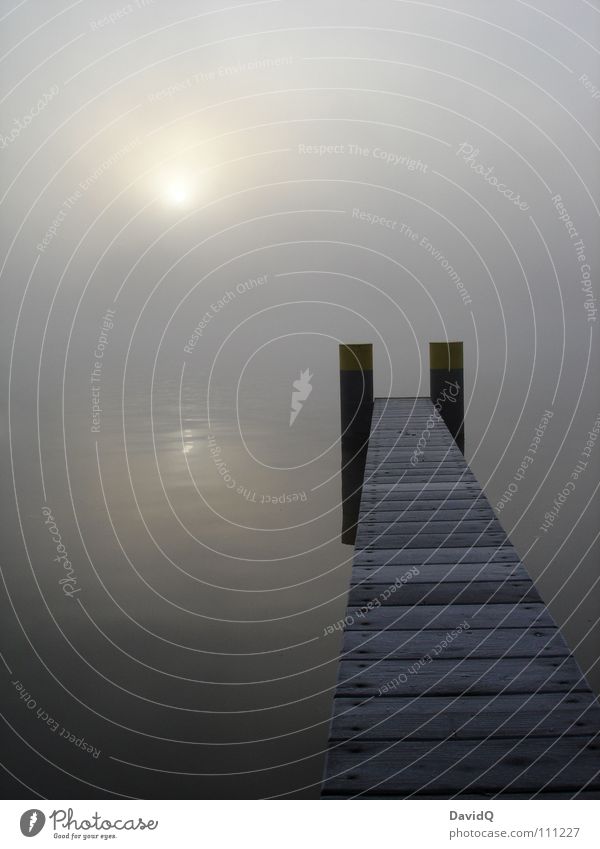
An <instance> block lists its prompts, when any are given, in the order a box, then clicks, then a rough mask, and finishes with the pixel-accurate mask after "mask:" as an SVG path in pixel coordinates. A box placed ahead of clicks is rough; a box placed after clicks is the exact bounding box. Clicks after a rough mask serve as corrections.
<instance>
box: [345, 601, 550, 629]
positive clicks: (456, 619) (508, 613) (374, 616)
mask: <svg viewBox="0 0 600 849" xmlns="http://www.w3.org/2000/svg"><path fill="white" fill-rule="evenodd" d="M348 616H349V617H351V618H352V619H353V620H354V623H355V624H353V625H351V626H350V627H351V628H355V629H357V630H361V631H362V630H365V631H382V630H384V629H385V628H391V629H393V630H396V631H398V630H406V631H418V630H419V629H421V628H456V627H457V625H459V624H460V623H461V622H467V623H468V624H469V626H470V627H471V628H485V629H488V630H489V629H492V628H498V627H501V628H531V627H533V626H534V625H539V626H540V627H542V626H545V627H554V625H555V623H554V621H553V620H552V617H551V616H550V614H549V613H548V611H547V610H546V608H545V606H544V605H543V604H535V603H533V602H532V603H529V602H527V603H525V604H452V605H435V604H428V605H419V604H418V605H415V606H408V607H377V608H375V610H373V611H371V612H367V613H363V612H362V608H356V607H348Z"/></svg>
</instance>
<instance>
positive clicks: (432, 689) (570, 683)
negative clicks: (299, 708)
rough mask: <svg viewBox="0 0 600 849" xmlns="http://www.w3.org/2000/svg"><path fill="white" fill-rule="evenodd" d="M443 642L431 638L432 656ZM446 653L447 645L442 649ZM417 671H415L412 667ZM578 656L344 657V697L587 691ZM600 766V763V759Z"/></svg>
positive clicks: (341, 691) (340, 688)
mask: <svg viewBox="0 0 600 849" xmlns="http://www.w3.org/2000/svg"><path fill="white" fill-rule="evenodd" d="M438 645H439V643H435V642H434V641H433V640H432V642H431V648H430V654H431V653H432V652H435V650H436V648H437V646H438ZM442 652H443V649H442ZM412 670H415V671H412ZM587 689H588V686H587V683H586V681H585V678H584V677H583V674H582V672H581V670H580V669H579V667H578V666H577V664H576V663H575V661H574V659H573V658H572V657H534V658H528V659H526V660H525V661H523V660H521V659H519V658H499V659H498V660H490V659H488V658H484V659H481V658H473V659H471V658H467V659H452V658H445V657H441V656H438V657H434V659H433V660H431V661H427V660H424V661H423V662H419V661H412V660H409V661H405V660H400V659H398V660H396V659H394V660H380V661H368V660H364V661H359V660H342V661H341V662H340V671H339V678H338V685H337V690H336V694H337V695H339V696H354V697H356V696H361V697H363V698H364V696H367V695H371V696H377V695H384V696H392V697H393V696H415V695H418V694H422V695H428V696H435V695H439V696H462V695H465V696H466V695H472V696H477V695H482V694H486V693H536V692H537V693H556V692H570V691H571V690H587ZM598 767H599V768H600V762H599V763H598Z"/></svg>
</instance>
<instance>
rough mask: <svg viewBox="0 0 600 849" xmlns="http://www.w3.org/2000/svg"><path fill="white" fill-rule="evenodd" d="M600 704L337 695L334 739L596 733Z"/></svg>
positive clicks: (582, 695) (567, 697) (587, 696)
mask: <svg viewBox="0 0 600 849" xmlns="http://www.w3.org/2000/svg"><path fill="white" fill-rule="evenodd" d="M599 725H600V707H599V706H598V702H597V701H596V699H595V698H594V697H593V695H592V694H591V693H589V692H573V693H542V694H536V695H531V696H530V697H529V698H528V699H523V698H522V697H521V695H516V696H515V695H506V694H503V695H489V696H469V697H467V698H465V697H461V698H449V697H447V696H418V697H413V698H411V697H404V698H399V699H392V698H387V697H385V696H383V697H381V698H377V699H362V700H358V699H350V698H347V699H336V700H335V707H334V716H333V720H332V724H331V739H332V740H353V739H359V740H405V739H413V740H444V739H446V738H452V739H454V740H485V739H486V738H488V737H521V736H523V737H524V736H528V735H531V736H534V737H558V736H561V735H564V734H568V735H569V736H582V735H589V734H593V733H595V731H596V730H597V729H598V726H599Z"/></svg>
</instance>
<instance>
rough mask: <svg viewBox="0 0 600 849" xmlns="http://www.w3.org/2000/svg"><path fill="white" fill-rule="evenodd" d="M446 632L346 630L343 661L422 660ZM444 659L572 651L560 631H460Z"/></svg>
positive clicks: (543, 629)
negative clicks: (375, 659)
mask: <svg viewBox="0 0 600 849" xmlns="http://www.w3.org/2000/svg"><path fill="white" fill-rule="evenodd" d="M447 638H448V631H447V630H429V631H383V632H382V633H377V634H373V633H372V632H370V631H350V630H348V631H346V633H345V634H344V643H343V647H342V659H343V660H365V659H366V660H371V659H373V658H399V659H404V660H409V659H417V660H418V659H419V658H422V657H424V656H425V655H426V654H427V653H428V652H430V651H431V648H432V646H438V645H440V644H441V642H442V641H443V640H445V639H446V640H447ZM447 643H448V644H447V646H446V648H444V654H443V656H444V657H445V658H449V659H454V658H464V657H469V658H482V657H487V658H500V657H536V656H537V655H543V656H544V657H565V656H566V655H568V654H569V650H568V648H567V646H566V644H565V641H564V640H563V638H562V635H561V633H560V631H559V630H558V628H527V629H523V630H521V629H514V628H495V629H494V630H491V631H487V630H483V629H476V628H473V629H469V630H468V631H461V632H460V634H458V635H457V636H456V637H454V638H453V639H452V640H451V641H448V640H447Z"/></svg>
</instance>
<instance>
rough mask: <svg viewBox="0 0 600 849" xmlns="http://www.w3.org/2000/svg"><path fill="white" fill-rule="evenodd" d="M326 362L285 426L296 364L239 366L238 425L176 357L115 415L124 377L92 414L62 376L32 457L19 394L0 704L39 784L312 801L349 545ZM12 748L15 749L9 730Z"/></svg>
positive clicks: (48, 399)
mask: <svg viewBox="0 0 600 849" xmlns="http://www.w3.org/2000/svg"><path fill="white" fill-rule="evenodd" d="M332 350H334V354H335V353H336V352H335V349H332ZM303 365H304V364H303ZM305 365H306V366H309V365H310V363H306V364H305ZM335 365H336V363H335V356H334V358H333V361H332V374H324V373H323V372H322V373H321V374H320V379H319V380H316V379H314V378H313V391H312V393H311V394H310V397H309V398H308V399H307V400H306V402H305V404H304V407H303V408H302V410H301V411H300V413H299V415H298V418H297V419H296V421H295V422H294V425H293V427H290V425H289V417H290V401H291V390H292V385H291V381H292V379H296V378H297V377H299V373H298V374H281V375H278V374H277V370H276V369H275V370H272V371H271V375H270V378H269V380H268V382H265V381H262V382H257V381H256V379H255V378H256V374H255V375H252V376H251V379H250V380H249V381H248V384H247V386H245V387H244V386H243V387H242V393H241V396H240V398H239V399H238V402H237V404H238V407H237V409H238V410H239V411H240V428H241V430H240V431H239V432H238V424H237V421H236V400H235V396H234V393H235V386H233V387H229V388H227V387H226V388H222V389H221V390H220V392H219V393H217V396H218V397H217V400H216V402H215V403H213V404H212V405H211V406H210V409H208V408H207V404H206V400H205V399H206V396H205V395H204V398H203V393H204V387H203V386H202V383H203V381H204V380H205V375H200V376H199V375H198V374H194V373H193V372H192V371H191V370H190V369H188V372H187V373H183V375H180V379H174V378H173V377H172V376H162V375H160V376H155V381H154V387H153V390H152V392H151V391H150V386H151V375H150V374H149V373H148V372H147V371H145V370H144V369H140V370H138V372H137V373H136V374H135V375H134V376H133V377H132V378H131V379H130V380H128V381H127V382H126V401H125V406H124V417H121V412H120V409H121V401H120V386H119V380H117V379H115V380H111V376H109V375H107V373H105V374H103V375H102V382H101V383H100V392H99V394H100V397H101V403H100V404H97V406H100V407H101V408H102V411H101V413H99V414H98V413H97V411H96V418H95V420H94V421H95V422H96V424H95V425H94V424H93V421H92V420H91V418H90V416H91V413H90V397H91V396H90V393H89V388H88V387H85V381H83V380H78V379H77V378H76V379H75V381H74V384H73V391H72V392H67V396H66V402H65V437H64V439H65V442H64V444H63V437H62V435H61V421H60V418H61V416H60V409H58V410H57V409H56V407H57V404H56V398H55V397H53V396H52V395H46V396H45V397H43V398H42V401H41V418H42V426H41V433H40V439H41V451H42V454H41V456H42V465H41V466H40V463H39V455H38V454H37V424H36V409H35V405H30V404H29V401H28V399H26V398H24V399H23V400H19V399H18V394H17V400H16V403H15V402H14V401H13V403H14V404H15V406H14V407H13V415H14V414H15V413H16V412H17V411H18V415H19V419H18V421H19V426H18V431H17V432H16V433H14V434H13V441H14V453H13V458H14V464H15V472H16V476H17V479H18V480H19V485H18V495H19V498H18V502H19V510H20V520H21V522H22V524H23V533H24V536H25V539H26V542H27V552H25V551H24V550H22V551H19V556H18V557H13V559H12V561H11V563H10V564H7V567H6V581H7V586H8V587H9V590H10V595H11V599H12V602H13V604H14V605H15V609H17V610H18V617H19V622H20V624H18V623H17V622H16V621H15V618H14V616H13V617H5V622H6V621H8V622H10V624H9V625H8V631H9V640H8V641H7V643H6V644H7V646H8V651H7V652H6V661H7V663H8V665H9V666H10V667H11V671H12V676H10V680H11V681H13V682H15V683H14V684H12V685H9V687H8V690H9V692H8V696H7V698H6V699H5V701H6V706H7V719H8V720H9V721H10V722H11V724H12V725H13V726H14V728H15V729H16V731H17V732H18V733H19V734H21V735H22V736H23V737H24V738H25V739H26V740H27V742H28V743H29V744H30V746H31V747H32V749H29V748H27V749H26V752H25V754H26V757H30V763H28V764H27V766H28V768H30V769H31V770H34V773H35V781H33V782H32V784H33V785H34V786H35V788H36V790H37V791H38V792H42V793H43V794H44V795H48V796H54V797H56V796H57V795H59V796H61V797H78V796H79V797H83V798H87V797H90V796H97V795H100V796H102V795H104V794H107V795H109V794H110V795H122V796H146V797H148V796H150V797H151V796H155V797H169V796H178V797H186V796H187V797H202V796H207V797H210V796H225V797H227V796H238V795H239V796H246V797H247V796H250V797H253V796H271V795H279V794H286V793H295V794H299V795H307V796H311V795H312V796H314V795H316V794H317V793H318V785H319V781H320V776H321V771H322V767H323V756H324V754H323V753H324V748H325V745H326V740H327V725H328V721H329V713H330V696H331V687H332V686H333V685H334V682H335V677H336V665H337V658H338V654H339V648H340V645H339V636H338V634H337V633H336V634H335V635H334V636H327V637H325V636H323V634H324V629H325V627H326V626H327V625H328V624H330V623H332V622H335V621H336V620H338V619H339V618H341V617H342V616H343V615H344V609H345V603H346V602H345V593H346V589H347V586H348V579H349V571H350V558H351V554H352V548H351V547H349V546H347V545H342V544H341V542H340V532H341V507H340V493H341V489H340V474H339V472H340V448H339V408H338V395H337V382H336V376H335ZM232 396H233V397H232ZM52 411H54V412H52ZM57 413H58V415H57ZM123 424H124V426H125V429H124V430H123ZM92 426H94V427H96V429H97V430H96V432H92V430H91V427H92ZM98 426H99V432H98ZM240 433H241V436H240ZM241 437H243V439H244V441H245V443H246V446H245V447H244V444H243V442H242V438H241ZM65 445H66V452H65ZM251 455H253V456H254V457H255V459H252V457H251ZM65 456H66V461H65ZM219 470H222V472H221V473H220V471H219ZM42 473H43V487H45V492H46V497H45V499H44V498H43V496H42V494H41V492H43V487H42ZM7 480H8V478H7V477H6V476H5V477H4V481H5V486H6V482H7ZM6 489H7V490H9V489H10V487H8V486H7V487H6ZM6 496H7V503H9V500H8V499H9V497H10V496H9V492H8V491H7V492H6ZM44 507H46V511H45V513H43V512H42V509H43V508H44ZM16 522H17V524H18V517H17V518H16ZM57 534H58V536H57ZM57 545H59V546H62V545H64V547H65V549H66V551H64V552H63V549H62V548H61V549H60V550H59V557H58V561H54V560H53V558H54V557H56V556H57V552H56V551H55V549H56V546H57ZM13 553H14V552H13ZM61 556H62V559H61ZM67 557H68V560H69V563H70V566H69V565H68V564H67V565H66V569H65V559H66V558H67ZM61 578H62V579H63V581H64V583H63V584H62V585H61V584H60V579H61ZM29 641H30V643H31V646H32V648H33V651H30V650H28V649H27V643H28V642H29ZM21 687H23V690H22V691H21V693H22V694H23V693H26V694H27V698H21V699H20V698H19V692H20V688H21ZM11 689H12V690H13V691H14V695H13V694H12V693H11V692H10V691H11ZM31 700H34V701H35V706H33V705H32V703H31ZM28 702H29V707H28ZM57 724H58V727H55V726H56V725H57ZM63 729H65V730H64V731H63ZM69 733H72V734H74V735H75V738H76V739H77V740H79V738H81V737H83V738H84V743H85V745H88V744H89V745H90V746H91V747H93V750H92V751H91V752H87V751H85V750H83V749H82V746H81V745H75V743H73V742H69V739H68V737H67V735H68V734H69ZM61 734H62V735H63V736H61ZM8 748H9V750H10V749H11V748H13V752H12V753H11V756H13V757H16V755H17V753H18V752H20V753H21V754H22V744H21V743H20V742H19V741H18V739H15V737H11V736H9V737H8ZM34 749H37V750H38V751H39V752H40V753H41V754H42V755H43V758H45V759H47V760H42V761H40V759H39V758H38V757H37V756H36V755H35V754H34V751H33V750H34ZM98 750H99V754H96V752H97V751H98ZM11 756H9V759H10V757H11ZM19 757H21V755H19ZM51 764H55V766H56V767H57V768H58V771H57V769H55V768H53V767H52V766H51ZM19 775H23V773H22V772H19ZM72 776H77V777H78V778H79V781H76V780H75V779H74V778H73V777H72ZM13 792H14V794H15V795H23V792H22V790H19V789H18V785H15V786H14V787H13Z"/></svg>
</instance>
